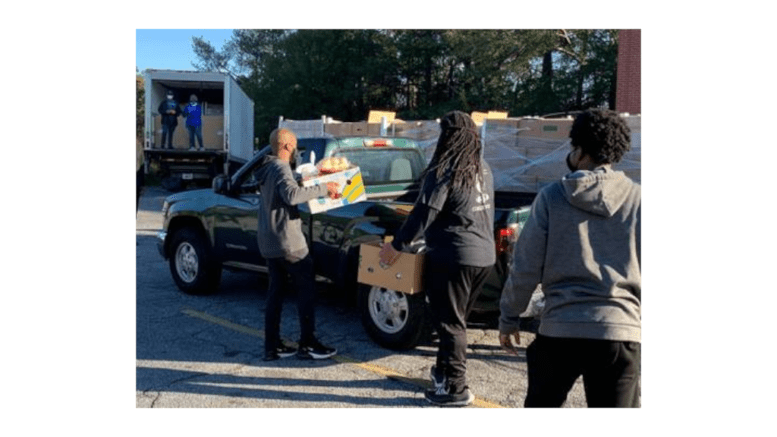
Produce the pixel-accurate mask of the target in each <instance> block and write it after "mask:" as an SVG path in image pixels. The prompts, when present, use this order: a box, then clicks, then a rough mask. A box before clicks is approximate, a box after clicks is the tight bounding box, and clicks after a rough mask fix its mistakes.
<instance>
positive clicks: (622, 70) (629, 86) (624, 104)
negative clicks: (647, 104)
mask: <svg viewBox="0 0 777 437" xmlns="http://www.w3.org/2000/svg"><path fill="white" fill-rule="evenodd" d="M641 52H642V50H641V31H640V29H624V30H621V31H619V33H618V76H617V78H616V80H617V89H616V91H615V93H616V94H615V110H616V111H618V112H628V113H630V114H641V113H642V107H641V86H640V84H641V82H640V81H641V79H642V78H641V64H640V59H641Z"/></svg>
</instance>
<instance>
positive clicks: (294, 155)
mask: <svg viewBox="0 0 777 437" xmlns="http://www.w3.org/2000/svg"><path fill="white" fill-rule="evenodd" d="M301 159H302V158H300V156H299V149H297V148H296V147H295V148H294V152H293V153H292V154H291V160H290V161H289V165H290V166H291V169H292V170H295V169H296V168H297V162H299V161H301Z"/></svg>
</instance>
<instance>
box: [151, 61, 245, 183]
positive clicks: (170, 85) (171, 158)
mask: <svg viewBox="0 0 777 437" xmlns="http://www.w3.org/2000/svg"><path fill="white" fill-rule="evenodd" d="M168 91H172V92H173V94H174V96H175V100H176V101H177V102H178V104H179V106H180V107H181V110H182V111H183V109H184V108H185V107H186V105H187V104H188V103H189V97H190V96H191V95H192V94H194V95H196V96H197V99H198V104H199V105H201V106H202V114H203V115H202V139H203V146H204V149H205V150H204V151H198V150H190V149H189V132H188V130H187V129H186V119H185V118H184V117H179V118H178V126H177V127H176V128H175V131H174V135H173V148H172V149H165V148H163V145H162V123H161V115H160V114H159V104H160V103H161V102H162V101H164V100H165V99H166V94H167V92H168ZM145 96H146V107H145V128H144V137H145V138H144V151H145V154H146V160H145V162H146V165H147V166H148V165H150V164H151V163H156V164H157V165H158V166H159V169H160V171H161V175H162V183H163V185H165V186H166V187H167V188H171V189H178V188H180V187H181V186H183V185H187V184H188V183H195V182H205V183H210V181H211V180H212V179H213V177H214V176H216V175H218V174H222V173H226V174H232V173H234V172H235V171H236V170H237V169H238V168H239V167H240V166H241V165H243V164H244V163H245V162H247V161H248V160H249V159H250V158H251V157H252V156H253V154H254V138H253V137H254V102H253V101H252V100H251V99H250V98H249V97H248V96H247V95H246V94H245V93H244V92H243V90H242V89H241V88H240V86H239V85H238V83H237V82H236V81H235V80H234V79H233V78H232V77H231V76H230V75H228V74H225V73H217V72H203V71H175V70H146V71H145ZM195 145H196V147H199V144H197V143H195ZM146 171H148V167H147V168H146Z"/></svg>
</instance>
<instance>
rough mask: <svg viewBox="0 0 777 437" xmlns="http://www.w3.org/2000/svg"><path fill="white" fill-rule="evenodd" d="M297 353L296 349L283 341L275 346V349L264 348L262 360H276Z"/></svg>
mask: <svg viewBox="0 0 777 437" xmlns="http://www.w3.org/2000/svg"><path fill="white" fill-rule="evenodd" d="M295 353H297V349H296V348H293V347H291V346H289V345H287V344H285V343H284V342H281V344H280V346H278V347H276V348H275V349H270V350H265V351H264V360H265V361H273V360H277V359H279V358H286V357H290V356H292V355H294V354H295Z"/></svg>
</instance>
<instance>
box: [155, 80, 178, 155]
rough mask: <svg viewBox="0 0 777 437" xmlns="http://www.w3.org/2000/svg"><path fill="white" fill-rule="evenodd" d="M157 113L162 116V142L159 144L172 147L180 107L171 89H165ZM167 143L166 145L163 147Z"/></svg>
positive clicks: (168, 147)
mask: <svg viewBox="0 0 777 437" xmlns="http://www.w3.org/2000/svg"><path fill="white" fill-rule="evenodd" d="M158 109H159V114H160V115H161V116H162V143H161V144H160V146H161V147H162V148H163V149H165V148H167V149H172V148H173V132H175V127H176V126H178V117H180V116H181V107H180V106H178V102H176V101H175V97H174V96H173V91H172V90H168V91H167V99H166V100H163V101H162V103H160V104H159V108H158ZM165 143H167V147H165Z"/></svg>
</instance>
